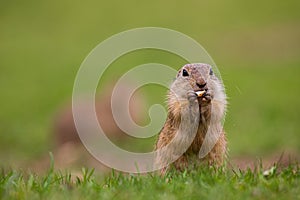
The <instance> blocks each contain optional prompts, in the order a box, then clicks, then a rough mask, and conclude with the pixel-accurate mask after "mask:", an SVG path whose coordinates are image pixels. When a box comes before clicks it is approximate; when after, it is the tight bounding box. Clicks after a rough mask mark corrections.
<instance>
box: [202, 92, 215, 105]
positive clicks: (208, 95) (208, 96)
mask: <svg viewBox="0 0 300 200" xmlns="http://www.w3.org/2000/svg"><path fill="white" fill-rule="evenodd" d="M212 98H213V97H212V95H211V93H210V92H209V91H206V93H205V94H204V95H203V96H202V97H201V104H204V105H207V104H209V103H210V102H211V100H212Z"/></svg>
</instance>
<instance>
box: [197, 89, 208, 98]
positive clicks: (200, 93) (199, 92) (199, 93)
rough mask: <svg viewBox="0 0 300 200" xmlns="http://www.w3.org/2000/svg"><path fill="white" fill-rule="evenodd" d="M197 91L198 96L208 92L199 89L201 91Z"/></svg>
mask: <svg viewBox="0 0 300 200" xmlns="http://www.w3.org/2000/svg"><path fill="white" fill-rule="evenodd" d="M195 93H196V94H197V96H198V97H203V96H204V95H205V93H206V91H205V90H199V91H195Z"/></svg>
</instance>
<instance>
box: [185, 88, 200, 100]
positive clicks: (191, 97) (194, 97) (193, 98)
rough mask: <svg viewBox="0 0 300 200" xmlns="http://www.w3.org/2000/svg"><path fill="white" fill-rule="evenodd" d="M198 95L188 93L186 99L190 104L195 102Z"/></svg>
mask: <svg viewBox="0 0 300 200" xmlns="http://www.w3.org/2000/svg"><path fill="white" fill-rule="evenodd" d="M197 97H198V95H197V94H196V93H195V92H194V91H192V90H191V91H188V93H187V98H188V100H189V101H190V102H195V100H197Z"/></svg>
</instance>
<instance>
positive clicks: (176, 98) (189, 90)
mask: <svg viewBox="0 0 300 200" xmlns="http://www.w3.org/2000/svg"><path fill="white" fill-rule="evenodd" d="M226 103H227V102H226V95H225V91H224V86H223V83H222V82H221V81H220V80H219V79H218V78H217V76H216V75H215V74H214V72H213V70H212V68H211V66H210V65H208V64H203V63H197V64H187V65H185V66H183V67H182V68H181V69H180V70H179V72H178V74H177V77H176V79H175V81H174V82H173V83H172V85H171V88H170V91H169V94H168V116H167V119H166V122H165V124H164V127H163V128H162V130H161V132H160V134H159V137H158V140H157V143H156V147H155V149H156V150H160V151H159V152H158V154H157V156H156V164H157V165H159V166H164V167H163V168H162V169H161V172H162V173H164V172H166V170H167V169H168V168H169V166H167V164H166V163H170V161H174V163H173V165H174V167H175V168H176V169H179V170H182V169H185V168H186V167H188V166H190V165H193V166H198V165H199V164H200V163H202V162H205V163H209V164H216V165H221V164H222V163H223V160H224V157H225V155H226V151H227V150H226V149H227V147H226V146H227V142H226V136H225V132H224V130H223V126H222V121H223V119H224V115H225V110H226Z"/></svg>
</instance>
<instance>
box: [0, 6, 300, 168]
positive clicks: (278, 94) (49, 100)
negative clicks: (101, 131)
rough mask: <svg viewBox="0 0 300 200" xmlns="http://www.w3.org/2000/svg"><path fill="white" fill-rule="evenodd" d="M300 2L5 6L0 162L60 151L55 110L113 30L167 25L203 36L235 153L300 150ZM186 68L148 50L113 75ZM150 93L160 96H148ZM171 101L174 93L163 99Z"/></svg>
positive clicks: (0, 32)
mask: <svg viewBox="0 0 300 200" xmlns="http://www.w3.org/2000/svg"><path fill="white" fill-rule="evenodd" d="M299 10H300V1H298V0H287V1H279V0H277V1H266V0H260V1H258V0H254V1H239V0H228V1H196V0H194V1H192V0H189V1H180V2H175V1H171V0H165V1H138V0H135V1H134V0H127V1H116V0H112V1H84V2H83V1H68V0H65V1H57V0H53V1H14V0H13V1H1V2H0V92H1V98H0V106H1V110H0V163H2V164H8V165H9V164H14V163H16V162H18V161H20V160H22V161H26V160H28V161H30V160H32V159H34V158H38V157H39V156H40V155H43V154H45V153H47V152H48V151H51V150H52V148H53V142H52V135H51V132H52V124H53V118H54V116H55V113H56V112H57V110H58V109H59V108H60V106H61V105H63V104H64V103H66V102H70V101H71V94H72V87H73V82H74V78H75V75H76V72H77V70H78V69H79V67H80V64H81V62H82V61H83V60H84V58H85V57H86V56H87V54H88V53H89V52H90V51H91V50H92V49H93V48H94V47H95V46H96V45H97V44H98V43H100V42H101V41H103V40H104V39H106V38H108V37H110V36H111V35H113V34H116V33H119V32H121V31H125V30H128V29H131V28H136V27H145V26H158V27H165V28H170V29H174V30H177V31H180V32H182V33H184V34H187V35H189V36H190V37H192V38H194V39H195V40H197V41H198V42H199V43H200V44H202V45H203V47H204V48H205V49H206V50H207V51H208V52H209V54H210V55H211V56H212V57H213V59H214V61H215V62H216V64H217V66H218V67H219V70H220V72H221V74H222V78H223V81H224V83H225V85H226V89H227V93H228V97H229V107H228V113H227V118H226V123H225V128H226V131H227V133H228V139H229V148H230V154H231V155H233V156H234V155H255V156H261V155H265V154H268V153H272V152H278V151H282V150H284V149H288V150H293V151H296V152H300V129H299V126H300V124H299V122H300V114H299V113H300V106H299V100H300V93H299V88H298V87H299V86H300V78H299V77H300V76H299V75H300V12H299ZM148 62H160V63H163V64H167V65H170V66H172V67H174V68H175V69H178V68H180V67H181V65H183V64H185V63H184V62H183V61H182V60H180V59H179V58H177V57H176V56H174V55H171V54H168V53H165V52H161V51H155V50H148V51H147V50H145V51H141V52H135V53H131V54H129V55H126V56H123V57H122V58H120V60H118V61H116V62H115V63H114V64H113V65H112V67H111V69H110V71H108V72H107V73H106V76H105V79H104V80H103V82H105V81H108V80H109V79H110V77H111V74H114V75H115V76H117V75H118V74H122V72H124V71H126V70H128V69H130V68H131V67H134V66H136V65H138V64H143V63H148ZM149 91H151V90H149ZM155 94H156V97H157V98H156V99H155V98H154V100H153V99H152V101H158V102H160V103H163V100H164V96H163V95H164V94H165V91H163V90H162V92H159V93H155Z"/></svg>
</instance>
